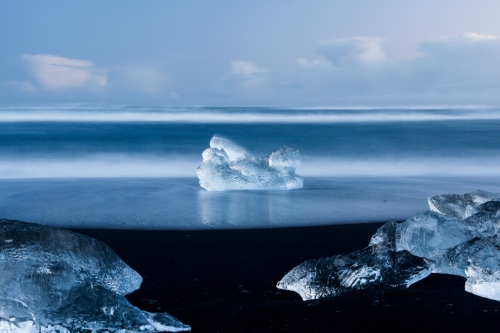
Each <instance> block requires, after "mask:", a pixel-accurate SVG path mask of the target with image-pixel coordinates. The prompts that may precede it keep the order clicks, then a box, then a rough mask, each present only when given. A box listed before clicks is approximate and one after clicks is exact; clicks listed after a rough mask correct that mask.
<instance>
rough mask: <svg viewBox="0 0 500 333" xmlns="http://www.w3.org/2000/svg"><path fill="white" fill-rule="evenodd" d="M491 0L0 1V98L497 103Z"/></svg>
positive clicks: (498, 8) (499, 23) (497, 37)
mask: <svg viewBox="0 0 500 333" xmlns="http://www.w3.org/2000/svg"><path fill="white" fill-rule="evenodd" d="M498 13H500V2H499V1H498V0H492V1H490V0H477V1H465V0H453V1H452V0H440V1H429V0H420V1H401V0H378V1H373V0H371V1H368V0H351V1H339V0H329V1H326V0H310V1H294V0H288V1H287V0H273V1H269V0H253V1H242V0H212V1H209V0H189V1H187V0H185V1H181V0H178V1H175V0H161V1H160V0H148V1H137V0H136V1H131V0H120V1H118V0H116V1H107V0H99V1H94V0H87V1H80V2H76V1H49V0H40V1H26V0H17V1H2V2H0V104H43V103H96V104H127V105H164V106H195V105H203V106H285V107H286V106H403V105H425V106H429V105H494V106H499V105H500V20H499V19H498Z"/></svg>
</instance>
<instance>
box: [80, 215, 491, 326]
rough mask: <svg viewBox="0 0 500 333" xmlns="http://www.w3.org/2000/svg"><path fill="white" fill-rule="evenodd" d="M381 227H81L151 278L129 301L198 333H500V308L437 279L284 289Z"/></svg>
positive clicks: (451, 279) (453, 280)
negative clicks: (334, 293)
mask: <svg viewBox="0 0 500 333" xmlns="http://www.w3.org/2000/svg"><path fill="white" fill-rule="evenodd" d="M381 225H382V224H381V223H370V224H351V225H335V226H327V227H302V228H282V229H251V230H204V231H192V230H190V231H158V230H148V231H141V230H104V229H100V230H98V229H78V230H74V231H76V232H79V233H82V234H86V235H89V236H92V237H95V238H97V239H99V240H101V241H103V242H105V243H106V244H108V245H109V246H110V247H111V248H113V249H114V250H115V252H116V253H117V254H118V255H119V256H120V257H121V258H122V259H123V260H124V261H125V262H126V263H127V264H129V265H130V266H131V267H132V268H133V269H135V270H136V271H138V272H139V273H140V274H141V275H142V276H143V278H144V282H143V284H142V286H141V288H140V289H139V290H137V291H136V292H134V293H132V294H131V295H129V296H127V298H128V299H129V300H130V301H131V302H132V303H133V304H134V305H136V306H138V307H139V308H141V309H143V310H147V311H154V312H157V311H166V312H168V313H170V314H172V315H174V316H176V317H177V318H179V319H180V320H181V321H182V322H184V323H186V324H189V325H190V326H191V327H192V331H193V332H231V333H236V332H334V331H335V332H436V331H444V332H451V331H455V332H471V331H472V332H485V331H491V332H494V331H496V330H497V329H498V322H499V321H500V302H496V301H492V300H489V299H485V298H481V297H478V296H474V295H472V294H470V293H467V292H465V291H464V282H465V279H463V278H460V277H456V276H447V275H437V274H433V275H431V276H430V277H428V278H426V279H425V280H423V281H420V282H418V283H416V284H414V285H412V286H411V287H410V288H409V289H406V290H402V291H401V290H369V291H356V292H351V293H346V294H343V295H340V296H338V297H334V298H329V299H323V300H320V301H308V302H303V301H302V300H301V299H300V297H299V296H298V294H295V293H293V292H288V291H283V290H278V289H276V287H275V285H276V282H278V281H279V280H280V279H281V278H282V277H283V275H284V274H285V273H286V272H288V271H289V270H290V269H291V268H293V267H294V266H295V265H297V264H299V263H301V262H302V261H304V260H307V259H312V258H320V257H326V256H332V255H334V254H338V253H348V252H351V251H354V250H357V249H360V248H363V247H365V246H366V245H367V244H368V242H369V240H370V237H371V236H372V235H373V233H374V232H375V231H376V229H377V228H378V227H379V226H381Z"/></svg>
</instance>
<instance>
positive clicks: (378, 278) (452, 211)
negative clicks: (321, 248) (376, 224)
mask: <svg viewBox="0 0 500 333" xmlns="http://www.w3.org/2000/svg"><path fill="white" fill-rule="evenodd" d="M496 197H497V196H496V195H494V194H488V192H483V191H476V192H473V193H469V194H466V195H462V196H457V195H441V196H435V197H431V198H430V199H429V205H430V206H431V207H434V208H435V207H439V212H436V211H427V212H425V213H422V214H418V215H416V216H414V217H411V218H409V219H408V220H406V221H405V222H403V223H397V222H388V223H386V224H384V225H383V226H382V227H380V228H379V229H378V230H377V232H376V233H375V234H374V235H373V236H372V238H371V240H370V243H369V246H368V247H367V248H365V249H362V250H359V251H355V252H353V253H351V254H348V255H343V254H341V255H337V256H334V257H330V258H323V259H318V260H309V261H306V262H303V263H302V264H300V265H298V266H297V267H295V268H293V269H292V270H291V271H290V272H289V273H288V274H286V275H285V277H283V279H282V280H281V281H280V282H278V285H277V287H278V288H281V289H286V290H292V291H295V292H297V293H299V294H300V295H301V297H302V298H303V299H304V300H309V299H316V298H321V297H328V296H335V295H337V294H339V293H341V292H345V291H348V290H352V289H365V288H373V287H389V286H390V287H405V286H406V287H407V286H409V285H410V284H412V283H414V282H416V281H419V280H421V279H423V278H425V277H426V276H427V275H429V274H430V273H445V274H454V275H459V276H464V277H466V278H467V282H466V285H465V290H466V291H468V292H471V293H473V294H475V295H479V296H482V297H487V298H490V299H494V300H498V301H500V235H498V229H499V226H500V201H496V199H495V198H496ZM432 198H434V199H435V200H434V199H432ZM488 198H489V199H491V200H489V199H488ZM431 199H432V200H431ZM432 205H434V206H432ZM467 207H469V208H467ZM435 210H438V209H437V208H436V209H435Z"/></svg>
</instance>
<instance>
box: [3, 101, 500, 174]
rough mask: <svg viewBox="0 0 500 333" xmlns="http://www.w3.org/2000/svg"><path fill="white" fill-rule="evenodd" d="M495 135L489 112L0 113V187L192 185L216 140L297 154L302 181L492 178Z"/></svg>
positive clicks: (498, 143) (499, 169) (497, 168)
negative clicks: (186, 181)
mask: <svg viewBox="0 0 500 333" xmlns="http://www.w3.org/2000/svg"><path fill="white" fill-rule="evenodd" d="M130 114H132V115H133V117H132V116H130ZM152 115H154V117H153V118H151V117H152ZM221 115H223V116H221ZM294 117H300V119H299V120H300V121H299V120H296V119H295V118H294ZM140 119H143V120H140ZM499 128H500V111H499V110H497V109H442V108H441V109H353V110H346V109H324V110H321V109H318V110H316V109H315V110H304V109H288V110H285V109H265V108H244V109H241V108H240V109H238V108H222V109H214V108H186V109H179V108H176V109H169V108H142V109H141V108H131V107H98V106H93V107H85V106H74V107H72V108H68V107H65V108H62V107H55V106H54V107H52V108H51V107H44V108H39V109H37V108H35V107H31V108H19V107H18V108H8V107H4V108H0V178H40V177H42V178H47V177H48V178H54V177H84V178H85V177H179V176H184V177H190V176H195V169H196V167H197V166H198V165H199V164H200V162H201V152H202V151H203V150H204V149H205V148H207V147H208V142H209V140H210V138H211V137H212V135H214V134H219V135H221V136H223V137H227V138H229V139H231V140H233V141H234V142H236V143H238V144H240V145H242V146H244V147H245V148H247V149H248V150H249V151H250V152H252V153H254V154H256V155H259V156H264V155H267V154H269V153H270V152H271V151H273V150H275V149H277V148H278V147H279V146H281V145H288V146H290V147H292V148H295V149H299V150H300V152H301V154H302V156H303V161H304V162H303V163H302V166H301V167H299V169H298V173H299V174H301V175H303V176H366V175H371V176H419V175H427V176H429V175H434V176H439V175H448V176H449V175H454V176H476V175H488V176H495V175H500V163H499V162H500V157H499V156H500V154H499V149H500V148H499V147H500V131H499V130H498V129H499Z"/></svg>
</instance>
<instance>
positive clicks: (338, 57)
mask: <svg viewBox="0 0 500 333" xmlns="http://www.w3.org/2000/svg"><path fill="white" fill-rule="evenodd" d="M382 43H383V39H382V38H378V37H355V38H342V39H334V40H330V41H325V42H322V43H320V45H319V46H318V48H317V52H318V53H319V54H320V55H322V56H323V57H325V58H326V59H327V60H328V61H329V62H330V63H331V64H332V65H333V66H335V67H345V66H355V65H376V64H380V63H383V62H385V61H386V55H385V52H384V51H383V50H382Z"/></svg>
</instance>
